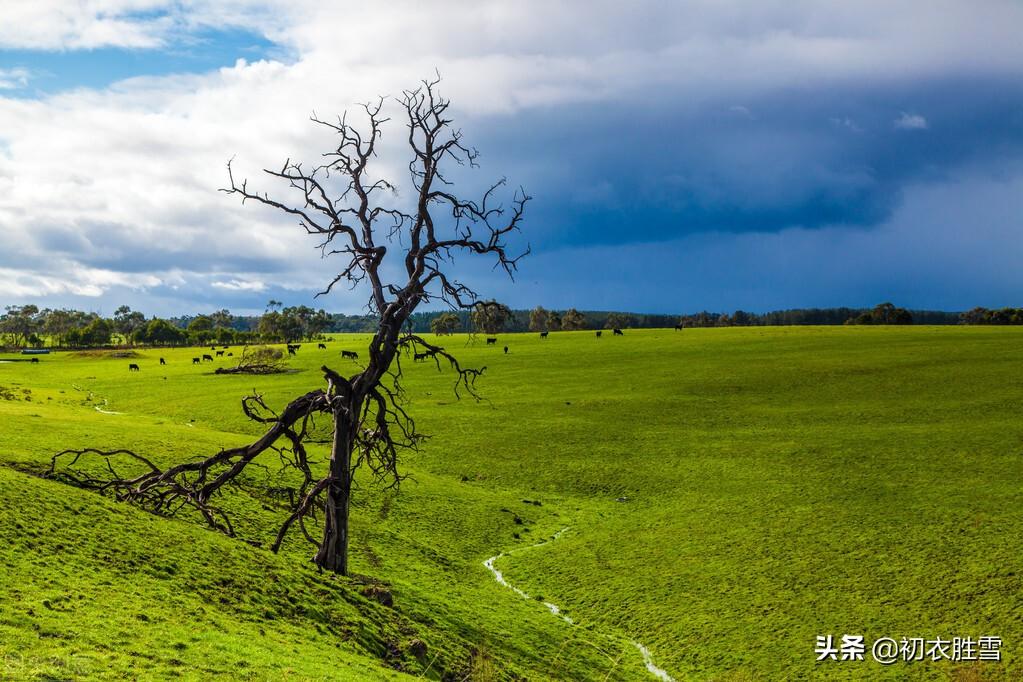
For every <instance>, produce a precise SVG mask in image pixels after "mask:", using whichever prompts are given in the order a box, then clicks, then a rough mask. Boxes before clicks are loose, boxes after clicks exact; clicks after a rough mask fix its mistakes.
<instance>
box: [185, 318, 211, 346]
mask: <svg viewBox="0 0 1023 682" xmlns="http://www.w3.org/2000/svg"><path fill="white" fill-rule="evenodd" d="M188 336H189V337H191V339H192V342H193V343H196V344H199V345H201V346H205V345H206V344H208V343H210V342H211V341H213V337H214V332H213V318H211V317H210V316H209V315H197V316H196V317H194V318H193V319H192V321H191V322H189V323H188Z"/></svg>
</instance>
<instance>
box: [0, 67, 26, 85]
mask: <svg viewBox="0 0 1023 682" xmlns="http://www.w3.org/2000/svg"><path fill="white" fill-rule="evenodd" d="M31 75H32V74H31V72H30V71H29V70H28V69H25V68H21V67H15V68H13V69H0V90H15V89H17V88H23V87H25V86H27V85H28V81H29V78H31Z"/></svg>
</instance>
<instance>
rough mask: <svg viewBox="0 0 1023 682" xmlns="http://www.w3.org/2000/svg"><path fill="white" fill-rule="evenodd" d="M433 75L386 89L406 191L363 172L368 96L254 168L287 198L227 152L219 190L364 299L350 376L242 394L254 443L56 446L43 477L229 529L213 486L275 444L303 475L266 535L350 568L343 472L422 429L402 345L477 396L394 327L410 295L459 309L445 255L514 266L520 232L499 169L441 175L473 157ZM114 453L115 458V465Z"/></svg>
mask: <svg viewBox="0 0 1023 682" xmlns="http://www.w3.org/2000/svg"><path fill="white" fill-rule="evenodd" d="M437 83H438V81H436V80H433V81H424V82H423V83H422V85H421V86H420V87H419V88H417V89H414V90H406V91H404V92H403V93H402V95H401V96H399V97H397V98H395V102H396V103H397V107H396V108H397V109H398V110H399V111H401V112H402V116H403V117H406V118H407V121H406V124H407V127H408V135H407V143H408V146H409V149H410V152H411V160H410V162H409V164H408V169H409V177H410V181H411V186H412V188H413V189H414V200H413V202H411V203H410V204H405V205H401V204H397V203H392V204H388V203H385V201H384V200H385V199H387V198H390V199H391V201H392V202H396V201H397V200H396V199H395V198H394V197H395V196H396V194H397V192H396V187H395V186H394V185H392V184H391V182H389V181H388V180H385V179H382V178H377V177H374V176H373V175H372V174H371V165H372V162H373V161H374V158H375V157H376V153H377V148H378V144H379V142H380V138H381V134H382V129H383V126H384V125H385V124H386V123H387V122H388V120H389V119H388V118H387V117H386V116H385V115H384V113H383V112H384V108H385V104H386V103H388V100H386V99H385V98H380V99H379V100H377V101H376V102H374V103H371V104H366V105H363V106H362V112H363V113H364V116H365V122H364V127H363V128H362V129H360V128H358V127H356V126H355V125H353V124H352V123H349V121H348V118H347V115H345V116H341V117H340V118H339V119H338V120H336V121H327V120H322V119H320V118H317V117H316V116H315V115H314V116H313V117H312V120H313V122H314V123H316V124H317V125H319V126H322V127H323V128H325V129H327V130H329V131H330V132H331V133H332V134H333V135H334V136H335V139H336V146H335V147H334V149H333V150H332V151H329V152H327V153H326V154H324V155H323V160H322V162H321V163H319V164H318V165H315V166H312V167H311V168H309V169H308V170H307V168H306V167H304V166H303V165H302V164H301V163H296V162H293V161H291V160H288V161H285V163H284V164H283V165H282V166H281V168H280V169H278V170H264V173H266V174H267V175H268V176H270V177H271V178H273V179H274V180H275V181H278V182H279V183H281V184H282V185H283V186H284V188H285V189H284V191H285V194H288V193H290V196H288V197H287V198H272V197H271V195H270V194H268V193H264V192H257V191H254V190H251V189H249V186H248V183H247V181H244V180H243V181H241V182H238V181H236V179H235V177H234V173H233V172H232V168H231V164H230V163H228V177H229V179H230V186H229V187H228V188H225V189H224V190H223V191H225V192H227V193H228V194H233V195H237V196H239V197H241V199H242V202H243V203H245V202H247V201H250V200H251V201H256V202H259V203H260V204H264V205H266V206H270V207H273V208H275V209H278V210H280V211H283V212H284V213H287V214H289V215H291V216H294V217H295V218H296V219H297V220H298V223H299V225H301V227H302V228H303V229H305V231H306V232H307V233H308V234H310V235H313V236H315V237H317V238H318V245H317V246H318V248H319V249H320V251H321V254H322V255H323V257H325V258H326V257H339V258H341V259H343V263H344V265H343V267H342V268H341V270H340V272H339V273H338V274H337V276H336V277H334V278H333V280H332V281H331V282H329V283H328V284H327V286H326V287H325V288H324V289H323V291H321V292H320V293H319V294H318V295H325V294H328V293H329V292H330V291H331V290H332V289H333V287H334V286H336V285H338V284H339V283H342V282H343V283H347V284H349V285H350V286H351V287H353V288H357V287H364V288H366V289H368V294H369V297H368V308H369V310H370V311H371V312H372V313H375V314H376V315H378V316H379V319H380V322H379V327H378V328H377V331H376V333H375V334H374V336H373V339H372V341H371V342H370V344H369V348H368V352H367V354H366V364H365V366H364V367H363V368H362V369H361V371H358V372H356V373H355V374H351V375H349V376H342V375H341V374H339V373H338V372H336V371H334V370H332V369H330V368H328V367H326V366H324V367H322V372H323V376H324V379H325V380H326V388H322V389H317V390H314V391H311V392H309V393H307V394H305V395H303V396H301V397H298V398H296V399H295V400H293V401H291V402H290V403H289V404H288V405H287V407H285V408H284V410H283V411H282V412H281V413H280V414H276V413H274V412H272V411H271V410H270V409H269V408H268V406H267V405H266V404H265V403H264V402H263V400H262V398H260V397H259V396H258V395H253V396H249V397H247V398H245V399H244V400H243V401H242V408H243V411H244V412H245V414H246V415H247V416H248V417H249V418H250V419H252V420H254V421H256V422H258V423H260V424H263V425H265V426H266V432H265V433H264V434H263V436H262V437H260V438H259V439H258V440H256V441H255V442H253V443H251V444H250V445H248V446H245V447H240V448H230V449H225V450H222V451H220V452H218V453H217V454H215V455H213V456H211V457H208V458H205V459H202V460H199V461H192V462H187V463H182V464H178V465H176V466H172V467H169V468H166V469H161V468H159V467H157V466H156V465H155V464H153V462H152V461H151V459H148V458H145V457H143V456H141V455H139V454H137V453H134V452H132V451H128V450H118V451H113V452H103V451H99V450H95V449H85V450H67V451H64V452H62V453H58V454H57V455H56V456H55V457H54V459H53V464H52V466H51V471H52V472H53V474H54V475H55V476H61V477H64V478H65V479H68V480H71V481H72V482H75V483H77V484H79V485H83V486H86V487H90V488H95V489H98V490H101V491H105V492H109V493H112V494H114V495H115V496H116V497H117V498H118V499H121V500H126V501H131V502H135V503H138V504H140V505H142V506H144V507H146V508H147V509H150V510H151V511H154V512H157V513H162V514H174V513H176V512H177V511H179V510H182V509H190V510H192V511H195V512H198V513H199V514H201V516H202V517H203V518H204V519H205V521H206V523H208V524H209V525H210V526H211V527H212V528H215V529H217V530H220V531H222V532H225V533H227V534H229V535H233V534H234V528H233V526H232V524H231V521H230V519H229V516H228V514H227V513H226V512H225V511H224V510H223V508H222V507H220V506H219V505H218V504H216V496H217V494H218V493H220V492H221V491H222V490H223V489H224V487H225V486H226V485H228V484H232V483H233V484H240V482H241V481H242V480H243V478H242V475H243V473H244V472H245V471H246V470H247V469H248V468H249V467H250V465H252V464H253V463H254V462H255V461H256V460H257V458H259V457H260V455H262V454H263V453H265V452H267V451H272V452H276V453H277V454H278V455H279V456H280V457H281V459H282V461H284V462H285V463H286V464H287V468H288V469H289V470H290V471H292V472H295V471H297V472H299V478H300V479H301V483H300V484H299V485H298V486H297V488H295V489H294V490H293V492H294V493H295V494H293V495H291V497H290V499H289V503H288V505H287V507H288V513H287V518H286V519H285V520H284V521H283V523H282V525H281V527H280V529H279V531H278V533H277V535H276V537H275V538H274V541H273V543H272V545H271V547H272V549H273V550H274V551H277V550H278V549H279V548H280V546H281V543H282V542H283V541H284V539H285V536H286V534H287V533H288V531H289V530H290V529H291V528H293V527H294V526H296V525H298V526H299V527H300V528H301V530H302V533H303V535H304V536H305V537H306V538H307V539H308V540H310V541H311V542H313V543H314V544H315V545H317V551H316V554H315V555H314V557H313V560H314V561H315V562H316V563H317V564H318V565H319V566H321V567H323V568H324V569H327V570H330V571H335V572H337V573H341V574H347V573H348V515H349V508H350V501H351V495H352V483H353V476H354V475H355V472H356V471H357V470H358V469H360V468H366V469H369V470H370V471H371V472H372V474H373V476H375V477H376V478H378V479H381V480H383V481H385V482H386V483H387V484H388V485H392V486H397V485H398V484H399V483H400V481H401V480H402V474H401V473H400V471H399V456H400V453H401V452H402V451H404V450H406V449H409V448H412V449H414V448H416V447H417V446H418V445H419V444H420V442H421V441H422V439H423V438H424V436H423V435H422V434H421V433H419V432H418V431H417V430H416V425H415V422H414V420H413V419H412V417H411V416H410V415H409V414H408V413H407V412H406V411H405V409H404V408H403V406H402V405H403V393H402V387H401V376H402V369H401V356H402V352H403V351H409V352H411V353H412V354H415V355H421V354H423V353H426V354H427V355H428V357H430V358H433V359H434V361H435V362H436V363H437V366H438V368H440V360H441V359H442V358H443V359H445V360H447V361H448V362H449V363H450V365H451V367H452V368H453V369H454V372H455V374H456V379H455V385H454V389H455V393H456V394H459V393H460V392H467V393H468V394H470V395H472V396H475V395H476V393H475V382H476V379H477V378H478V377H479V376H480V375H481V374H482V373H483V371H484V370H485V369H486V368H485V367H484V368H479V369H475V368H467V367H462V366H461V364H459V362H458V360H457V359H456V358H455V357H454V356H453V355H451V354H450V353H448V352H447V351H445V350H444V349H443V348H441V347H439V346H435V345H432V344H430V343H428V342H426V341H425V340H424V339H422V338H421V337H419V336H417V335H415V334H412V333H411V332H409V331H408V330H407V329H406V322H407V321H408V320H409V317H410V315H411V314H412V313H413V312H414V311H415V310H416V308H417V307H418V306H420V305H421V304H423V303H428V302H431V301H443V302H445V303H446V304H447V305H448V306H450V307H451V308H453V309H471V308H472V307H473V305H474V304H475V303H476V302H477V300H478V297H477V294H476V292H474V291H473V290H472V289H471V288H470V287H469V286H467V285H466V284H464V283H462V282H460V281H459V280H458V279H457V278H456V277H455V276H454V274H453V273H452V271H451V264H452V263H453V259H454V257H455V256H456V255H457V254H459V253H466V252H467V253H470V254H475V255H480V256H489V257H491V258H493V259H494V260H495V261H496V262H495V267H500V268H503V269H504V270H505V271H506V272H507V273H508V275H509V276H511V275H513V273H514V270H515V267H516V263H517V262H518V260H519V258H521V257H522V256H524V255H526V254H527V253H528V252H529V249H528V247H526V248H525V249H524V250H523V251H522V252H521V253H519V254H518V255H513V254H512V253H511V251H510V247H509V246H508V237H509V236H510V235H511V234H512V233H514V232H517V231H518V230H519V225H520V222H521V221H522V216H523V210H524V208H525V206H526V203H527V202H528V201H529V197H528V196H527V195H526V194H525V193H524V191H523V190H521V189H519V190H518V191H516V192H514V193H513V195H512V196H511V198H510V203H509V205H508V206H503V205H500V204H497V203H495V202H496V201H497V194H498V192H499V191H500V190H501V189H502V187H503V186H504V184H505V183H504V180H501V181H499V182H497V183H494V184H493V185H491V186H490V188H489V189H488V190H487V191H486V192H484V193H483V195H482V197H480V198H478V199H475V200H470V199H466V198H463V197H461V196H459V195H458V194H456V192H455V189H454V188H453V185H452V183H451V182H450V181H449V180H448V179H447V178H446V177H445V174H444V173H445V172H444V168H445V167H446V166H447V165H448V164H450V163H455V164H458V165H463V166H469V167H473V168H475V167H476V165H477V164H476V161H477V152H476V150H475V149H473V148H471V147H468V146H466V144H465V143H463V141H462V137H461V133H460V131H459V130H457V129H456V128H453V127H452V121H451V119H450V118H448V115H449V114H448V108H449V101H448V100H445V99H443V98H441V97H440V96H439V95H438V94H437V92H436V88H437ZM385 264H393V265H392V267H391V268H390V270H391V271H393V269H394V265H397V266H398V270H399V272H401V275H400V277H399V279H398V280H397V281H385V276H384V265H385ZM317 415H327V416H329V418H330V420H331V431H330V437H329V444H330V459H329V464H328V465H327V466H326V471H325V472H317V473H314V467H313V466H312V465H311V464H310V459H309V457H308V455H307V451H306V444H307V443H309V442H310V440H315V439H311V436H310V434H311V433H312V432H313V424H314V420H315V418H316V416H317ZM86 456H89V457H100V458H102V459H103V460H104V462H105V465H106V469H105V470H104V475H102V476H101V475H97V474H88V473H83V471H82V470H81V467H80V464H79V463H80V461H82V458H83V457H86ZM125 459H127V460H130V461H131V462H133V463H134V471H135V472H136V473H135V474H134V475H126V476H122V475H120V473H119V471H118V468H117V467H120V466H122V465H121V464H120V461H122V460H125ZM115 460H116V461H117V464H116V466H115ZM320 514H322V517H323V518H322V521H320V522H321V523H322V533H320V534H319V537H315V536H314V534H313V533H311V532H310V531H309V530H308V529H307V525H306V522H307V521H310V520H311V519H317V520H318V519H319V517H320Z"/></svg>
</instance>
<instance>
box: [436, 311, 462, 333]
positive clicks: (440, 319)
mask: <svg viewBox="0 0 1023 682" xmlns="http://www.w3.org/2000/svg"><path fill="white" fill-rule="evenodd" d="M461 324H462V321H461V320H459V319H458V315H455V314H454V313H452V312H445V313H441V314H440V315H438V316H437V317H435V318H433V319H432V320H430V331H432V332H433V333H434V334H437V335H438V336H443V335H445V334H453V333H454V331H455V330H456V329H458V327H459V326H461Z"/></svg>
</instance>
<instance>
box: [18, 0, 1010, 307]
mask: <svg viewBox="0 0 1023 682" xmlns="http://www.w3.org/2000/svg"><path fill="white" fill-rule="evenodd" d="M1021 35H1023V3H1020V2H1018V0H1004V1H1002V0H933V1H930V2H926V3H923V2H918V1H916V0H911V1H899V0H886V1H873V0H862V1H858V2H854V3H836V2H808V1H804V0H783V1H778V2H775V1H773V0H757V1H755V2H754V1H752V0H750V1H746V2H740V1H730V0H702V1H682V2H669V1H666V0H663V1H658V0H649V1H646V0H636V1H634V2H628V3H622V2H602V1H600V0H595V1H589V2H582V1H578V2H556V1H553V0H543V1H539V0H536V1H534V0H519V1H517V2H515V3H508V2H491V1H480V2H473V3H465V2H453V1H451V2H449V1H445V0H440V1H435V2H431V3H422V2H411V1H410V2H400V1H396V2H389V3H351V2H336V3H331V2H322V1H307V0H78V1H76V2H69V1H66V0H4V1H3V2H2V3H0V306H5V305H14V304H24V303H35V304H37V305H39V306H40V307H74V308H78V309H83V310H93V311H97V312H100V313H102V314H108V315H109V314H111V313H112V312H113V311H114V310H115V309H116V308H117V307H118V306H120V305H122V304H126V305H129V306H131V307H132V308H133V309H136V310H141V311H143V312H145V313H147V314H150V315H161V316H170V315H180V314H194V313H198V312H210V311H212V310H216V309H220V308H228V309H230V310H231V311H232V312H235V313H238V314H251V313H259V312H262V311H263V310H264V308H265V306H266V304H267V302H268V301H269V300H271V299H274V300H278V301H282V302H284V303H285V304H286V305H310V306H313V307H316V308H320V307H322V308H325V309H327V310H329V311H332V312H344V313H350V314H354V313H361V312H364V306H365V303H366V300H367V292H366V291H365V290H363V289H359V288H356V289H354V290H349V289H345V288H338V289H336V290H335V291H334V292H332V293H331V294H329V295H327V296H322V297H319V298H315V297H314V296H315V294H316V293H317V292H318V291H320V290H321V289H322V288H323V287H324V286H325V285H326V284H327V282H329V281H330V280H331V278H332V277H333V276H334V275H335V274H336V273H337V272H338V271H339V270H340V269H342V268H343V264H341V263H339V262H338V261H337V260H334V259H330V258H327V259H324V258H321V255H320V252H319V251H318V250H317V249H316V242H315V241H313V240H312V239H310V238H309V237H308V236H307V235H305V234H304V232H303V231H302V229H301V228H300V227H298V226H297V224H296V223H295V221H294V220H293V219H291V218H289V217H288V216H285V215H281V214H278V213H276V212H274V211H272V210H270V209H267V208H265V207H262V206H258V205H254V204H252V203H249V204H246V205H242V204H241V202H240V201H239V200H238V198H237V197H235V196H230V195H227V194H225V193H223V192H219V191H218V190H219V189H220V188H222V187H224V186H225V185H226V184H227V182H228V178H227V171H226V164H227V162H228V160H231V159H233V164H234V169H235V173H236V176H238V177H244V178H248V180H249V182H250V186H251V187H253V188H258V189H259V190H261V191H267V192H269V193H271V194H273V195H275V196H278V195H280V192H281V190H282V189H283V188H281V187H279V186H278V185H275V184H274V183H273V182H272V178H267V177H265V176H263V177H261V175H262V169H263V168H278V167H280V165H281V164H282V163H283V161H284V160H285V159H292V160H303V161H306V162H307V163H310V164H311V163H314V162H315V161H317V160H318V159H319V155H320V154H321V153H323V152H325V151H328V150H330V149H331V148H332V143H333V141H334V140H333V137H332V136H331V135H329V134H328V133H327V131H325V130H324V129H323V128H322V127H319V126H316V125H314V124H312V123H311V122H310V120H309V118H310V116H311V115H313V114H314V113H315V114H317V115H319V116H321V117H324V118H327V117H333V116H336V115H338V114H341V113H342V112H344V111H345V110H350V109H352V108H353V107H354V106H355V105H357V104H358V103H360V102H366V101H369V100H372V99H375V98H376V97H378V96H388V97H393V96H395V95H399V94H400V93H401V92H402V90H403V89H406V88H411V87H415V86H416V85H417V83H419V82H420V81H421V80H422V79H424V78H431V77H433V76H434V74H435V73H439V74H440V76H441V77H442V82H441V84H440V86H439V89H440V92H441V94H442V95H444V96H445V97H447V98H449V99H450V100H451V102H452V104H451V113H452V118H453V119H454V120H455V123H456V125H457V126H458V127H460V128H461V129H462V131H463V134H464V139H465V140H466V141H467V142H468V143H469V144H471V145H472V146H474V147H476V148H477V149H478V150H479V152H480V167H479V168H478V169H453V170H452V177H453V178H455V179H456V181H457V183H458V185H457V186H458V188H459V190H461V191H462V192H463V193H464V194H465V195H472V194H474V193H477V192H480V191H482V190H483V189H484V188H485V187H487V186H488V185H489V184H490V182H491V181H493V180H496V179H500V178H507V179H508V186H509V188H515V187H519V186H521V187H524V188H525V189H526V191H527V192H528V193H529V194H530V195H531V196H532V197H533V201H532V202H531V203H530V204H529V206H528V209H527V212H526V216H525V221H524V223H523V230H522V234H521V235H518V236H516V237H515V239H514V241H513V245H514V246H516V247H519V248H525V247H526V246H527V245H528V246H529V247H530V249H531V253H530V255H529V256H528V257H527V258H525V259H523V260H522V261H521V263H520V268H519V272H518V274H517V275H516V277H515V280H514V281H512V280H510V279H509V278H508V277H507V276H505V275H504V274H503V273H502V272H501V271H494V270H493V269H492V265H493V263H492V262H491V261H485V260H481V259H479V258H473V257H463V258H460V259H459V260H457V261H456V262H455V264H454V265H453V266H452V268H453V269H454V271H455V272H456V273H457V274H458V275H459V276H461V277H462V278H463V279H465V280H466V281H467V282H468V283H470V284H471V285H472V286H473V287H474V288H475V289H477V290H478V291H479V292H480V293H481V294H482V295H483V296H485V297H486V298H497V299H498V300H500V301H503V302H506V303H508V304H509V305H511V306H512V307H515V308H529V307H533V306H536V305H543V306H545V307H547V308H554V309H564V308H568V307H576V308H579V309H586V310H628V311H635V312H660V313H681V312H695V311H699V310H711V311H733V310H736V309H743V310H748V311H754V312H764V311H768V310H777V309H784V308H798V307H829V306H853V307H861V306H862V307H866V306H872V305H874V304H876V303H879V302H881V301H892V302H894V303H896V304H897V305H900V306H904V307H907V308H913V309H944V310H964V309H968V308H971V307H973V306H977V305H983V306H987V307H1001V306H1008V305H1012V306H1020V305H1023V268H1021V267H1020V263H1023V238H1021V237H1023V41H1021V40H1020V36H1021ZM388 106H389V107H392V108H391V109H388V111H389V112H391V113H397V112H395V111H393V106H392V105H388ZM404 134H405V130H404V128H403V127H402V125H401V122H400V120H399V119H397V118H395V119H393V120H392V121H391V122H390V123H389V124H388V127H386V128H385V129H384V139H383V147H382V149H381V153H380V156H379V158H378V159H377V165H376V167H375V169H374V172H375V173H376V177H383V178H387V179H388V180H390V181H391V182H393V183H394V184H395V185H396V186H397V188H398V191H397V193H396V195H395V196H394V197H393V200H394V201H395V202H397V203H399V204H400V203H401V202H402V201H406V200H407V198H408V196H409V194H408V193H409V191H410V182H409V179H408V177H407V175H408V171H407V160H408V158H407V145H405V144H404V142H405V140H404ZM509 191H511V190H509ZM506 198H510V194H509V195H507V197H506Z"/></svg>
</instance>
